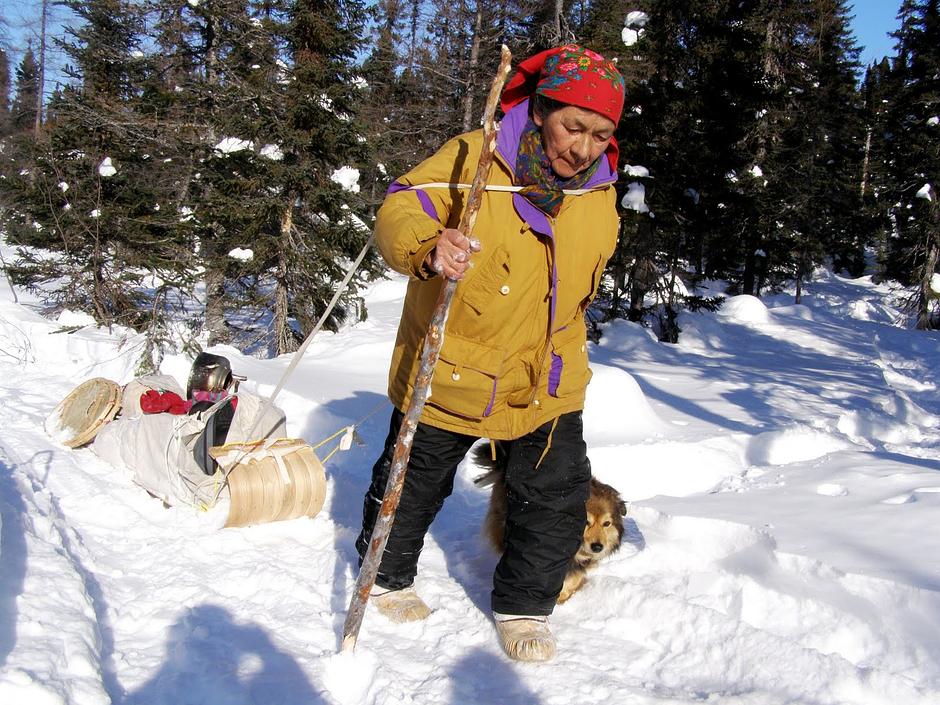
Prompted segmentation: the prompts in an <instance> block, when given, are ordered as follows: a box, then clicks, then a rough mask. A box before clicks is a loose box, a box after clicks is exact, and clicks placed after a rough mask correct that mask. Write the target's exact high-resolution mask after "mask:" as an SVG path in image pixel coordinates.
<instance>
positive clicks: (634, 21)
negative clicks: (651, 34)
mask: <svg viewBox="0 0 940 705" xmlns="http://www.w3.org/2000/svg"><path fill="white" fill-rule="evenodd" d="M649 20H650V18H649V15H647V14H646V13H645V12H641V11H639V10H633V11H632V12H629V13H627V17H626V19H624V21H623V30H622V31H621V33H620V38H621V39H622V40H623V43H624V44H625V45H626V46H628V47H632V46H633V45H634V44H636V43H637V42H638V41H639V40H640V37H642V36H643V34H644V33H645V31H646V30H645V27H646V24H647V23H648V22H649Z"/></svg>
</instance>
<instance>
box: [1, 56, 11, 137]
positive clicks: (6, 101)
mask: <svg viewBox="0 0 940 705" xmlns="http://www.w3.org/2000/svg"><path fill="white" fill-rule="evenodd" d="M11 130H12V126H11V123H10V60H9V58H8V57H7V53H6V52H5V51H4V50H3V49H2V48H0V138H3V137H6V136H7V135H9V134H10V132H11Z"/></svg>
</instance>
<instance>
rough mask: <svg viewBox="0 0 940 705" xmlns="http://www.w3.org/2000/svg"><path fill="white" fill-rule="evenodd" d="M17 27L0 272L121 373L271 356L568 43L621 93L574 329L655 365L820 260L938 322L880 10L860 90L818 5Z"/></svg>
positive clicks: (919, 104)
mask: <svg viewBox="0 0 940 705" xmlns="http://www.w3.org/2000/svg"><path fill="white" fill-rule="evenodd" d="M36 8H37V11H36V13H35V15H34V19H33V21H32V22H31V24H30V25H29V26H27V27H24V26H23V25H22V24H19V25H15V24H14V23H13V20H12V18H11V17H9V16H5V15H4V13H5V12H8V11H0V22H3V25H2V32H3V34H2V36H3V39H4V41H5V45H4V48H2V49H0V229H2V232H3V237H5V239H6V241H7V242H8V243H10V244H14V245H16V246H17V256H16V258H15V259H13V260H12V261H4V262H2V266H3V268H4V271H5V274H6V276H7V277H8V278H9V280H10V281H11V282H12V283H14V284H18V285H21V286H26V287H30V288H32V289H33V290H35V291H36V292H37V293H38V294H39V295H41V297H42V300H43V302H44V305H45V308H46V310H45V312H46V313H47V314H48V315H50V316H55V315H57V314H58V313H59V312H61V311H63V310H66V309H68V310H79V311H84V312H87V313H88V314H90V315H91V316H93V317H94V319H95V320H96V321H97V322H98V323H99V324H101V325H107V326H124V327H127V328H130V329H133V330H136V331H141V332H146V333H147V334H148V335H147V339H148V341H149V344H148V346H147V349H146V350H145V352H144V353H143V355H142V357H141V361H140V370H141V371H147V370H150V369H155V368H158V367H159V363H160V360H161V357H162V355H163V354H164V353H166V352H168V351H178V350H180V349H181V348H184V349H198V348H201V347H206V346H211V345H215V344H218V343H228V344H232V345H235V346H237V347H239V348H241V349H242V350H244V351H248V352H252V353H254V354H259V355H276V354H281V353H286V352H291V351H292V350H295V349H296V347H297V346H298V345H299V343H300V341H302V340H303V339H304V337H305V336H306V335H307V334H308V333H309V332H310V331H311V330H312V329H313V327H314V324H315V322H316V321H317V320H318V319H319V318H320V316H321V314H322V313H323V311H324V310H325V308H326V304H327V302H328V301H329V300H330V298H331V297H332V295H333V292H334V290H335V288H336V286H337V284H338V282H339V280H340V279H342V277H343V275H344V273H345V269H346V267H347V266H348V265H349V262H350V261H351V260H352V259H353V258H355V257H356V255H357V253H358V252H359V251H360V249H361V248H362V247H363V245H364V244H365V243H366V241H367V240H368V237H369V233H370V229H371V222H372V218H373V217H374V213H375V210H376V209H377V207H378V206H379V205H380V203H381V201H382V198H383V196H384V193H385V190H386V188H387V187H388V185H389V184H390V183H391V181H392V180H393V179H394V178H395V177H396V176H397V175H399V174H401V173H403V172H404V171H406V170H407V169H408V168H409V167H411V166H413V165H414V164H416V163H418V162H419V161H421V160H422V159H424V158H425V157H427V156H429V155H430V154H431V153H432V152H433V151H434V150H435V149H436V148H438V147H439V146H440V145H441V144H442V143H443V142H444V141H445V140H447V139H448V138H450V137H452V136H454V135H455V134H458V133H459V132H462V131H467V130H470V129H474V128H475V127H476V126H477V124H478V122H479V115H480V113H481V109H482V101H483V98H484V94H485V92H486V90H487V88H488V84H489V81H490V76H491V75H492V74H493V72H494V70H495V67H496V65H497V63H498V52H499V46H500V45H501V44H504V43H505V44H507V45H508V46H509V47H510V49H511V50H512V51H513V54H514V55H515V56H516V57H517V58H522V57H524V56H526V55H529V54H531V53H534V52H536V51H538V50H541V49H544V48H547V47H550V46H554V45H557V44H559V43H563V42H566V41H577V42H580V43H582V44H585V45H587V46H589V47H591V48H593V49H595V50H597V51H599V52H601V53H603V54H604V55H605V56H607V57H609V58H614V59H616V60H617V62H618V66H619V67H620V70H621V71H622V73H623V74H624V76H625V78H626V81H627V96H628V98H627V108H626V111H625V115H624V118H623V120H622V121H621V123H620V125H619V126H618V131H617V138H618V140H619V142H620V153H621V155H622V159H621V161H622V162H623V163H622V164H621V170H622V174H621V178H620V180H619V182H618V189H619V192H620V197H619V198H618V202H619V203H620V216H621V217H620V233H619V239H618V246H617V250H616V253H615V255H614V257H613V258H612V259H611V261H610V263H609V266H608V269H607V276H606V277H605V278H604V281H603V283H602V287H601V292H600V296H599V297H598V300H597V302H596V304H595V305H594V307H592V310H591V322H592V324H593V325H594V327H595V332H597V331H599V326H600V324H601V323H603V322H605V321H609V320H611V319H614V318H627V319H629V320H633V321H639V322H643V323H644V324H646V325H649V326H651V327H652V328H653V329H654V330H655V331H656V332H657V335H658V336H659V337H660V339H661V340H665V341H670V342H675V341H677V340H678V337H679V335H680V334H681V330H680V329H679V327H678V325H677V324H676V317H677V314H678V312H679V311H680V310H681V309H683V308H686V309H691V310H695V309H697V308H702V307H705V308H714V307H716V306H719V305H720V300H721V295H723V294H741V293H745V294H751V295H754V296H760V295H761V294H766V293H772V292H776V291H778V290H779V289H780V287H782V286H784V285H792V284H793V283H794V282H795V283H796V286H795V291H796V299H797V303H798V302H799V299H800V296H801V292H802V285H803V282H804V281H806V280H807V279H808V278H810V277H811V276H812V273H813V271H814V269H815V268H816V267H817V266H818V265H821V264H826V265H828V266H830V267H831V268H832V269H834V270H835V271H844V272H847V273H848V274H850V275H860V274H861V273H862V272H863V271H874V272H875V274H876V277H877V278H878V279H882V280H891V281H896V282H897V283H898V284H899V285H900V286H903V287H906V288H907V290H908V292H909V300H908V309H907V311H908V314H909V316H910V324H911V325H912V326H913V327H916V328H920V329H930V328H937V327H940V312H938V303H937V299H938V296H940V283H938V282H940V277H938V275H937V268H938V255H940V204H938V193H937V184H938V183H940V182H938V169H940V125H938V123H940V117H938V116H940V13H938V0H903V2H901V3H900V5H899V7H898V10H897V30H896V31H895V32H893V33H892V37H893V41H894V46H893V50H892V51H893V53H892V55H891V56H888V57H885V58H883V59H881V60H879V61H875V62H873V63H872V64H870V65H869V66H867V67H866V68H864V69H863V67H862V66H861V64H860V61H859V55H860V50H859V48H858V46H857V42H856V39H855V38H854V36H853V33H852V28H851V15H850V7H849V3H848V2H847V1H846V0H754V1H752V2H737V1H735V2H732V1H730V0H688V1H687V2H681V3H680V2H671V1H668V0H508V1H503V0H500V1H499V2H496V1H495V0H378V2H375V3H364V2H362V1H361V0H335V1H332V2H322V1H313V0H296V1H293V2H289V1H287V0H185V1H182V0H135V1H132V2H128V1H127V0H61V1H58V2H53V1H52V0H41V1H40V2H38V3H36ZM27 30H28V31H27ZM23 42H25V44H26V45H25V46H22V45H21V44H22V43H23ZM11 56H16V57H18V61H17V62H15V65H13V62H11V61H10V57H11ZM382 272H383V267H382V264H381V261H380V260H379V259H378V258H377V256H376V255H374V254H370V256H369V257H368V258H367V259H366V264H365V266H364V268H363V269H362V270H361V271H360V272H359V274H358V275H357V277H356V278H355V279H354V280H353V284H352V286H351V288H350V289H349V290H348V292H347V294H346V295H345V296H344V297H343V299H342V300H341V305H340V306H339V307H338V308H337V309H336V310H335V311H334V313H333V314H332V316H331V317H330V319H329V321H328V326H330V327H333V328H336V327H337V326H339V325H340V324H341V323H342V321H343V320H346V319H350V318H357V317H358V318H362V317H364V316H366V315H367V312H366V311H365V308H364V306H363V305H362V302H361V299H360V298H359V295H358V292H359V291H361V287H362V286H364V285H365V284H367V283H368V281H370V280H371V279H372V278H374V277H376V276H381V274H382ZM719 281H720V282H722V285H721V287H720V289H719V287H718V286H717V282H719Z"/></svg>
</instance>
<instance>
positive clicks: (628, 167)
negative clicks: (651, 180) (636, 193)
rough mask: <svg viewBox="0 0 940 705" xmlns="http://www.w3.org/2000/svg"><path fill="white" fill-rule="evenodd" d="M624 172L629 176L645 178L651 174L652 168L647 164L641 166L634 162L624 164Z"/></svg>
mask: <svg viewBox="0 0 940 705" xmlns="http://www.w3.org/2000/svg"><path fill="white" fill-rule="evenodd" d="M623 173H624V174H626V175H627V176H633V177H635V178H639V179H641V178H644V177H646V176H649V175H650V170H649V169H647V168H646V167H645V166H639V165H634V164H624V165H623Z"/></svg>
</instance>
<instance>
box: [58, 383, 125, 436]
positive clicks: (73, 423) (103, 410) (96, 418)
mask: <svg viewBox="0 0 940 705" xmlns="http://www.w3.org/2000/svg"><path fill="white" fill-rule="evenodd" d="M120 408H121V386H120V385H119V384H118V383H117V382H112V381H111V380H109V379H105V378H104V377H95V378H94V379H89V380H88V381H86V382H82V383H81V384H80V385H78V386H77V387H75V389H73V390H72V391H71V392H69V394H68V395H67V396H66V397H65V399H63V400H62V401H60V402H59V404H58V406H56V408H55V409H53V411H52V413H51V414H49V416H48V417H47V418H46V422H45V424H44V427H45V430H46V433H47V434H49V435H50V436H52V437H53V438H55V439H56V440H58V441H60V442H61V443H63V444H64V445H66V446H68V447H69V448H79V447H81V446H83V445H85V444H86V443H90V442H91V441H92V440H93V439H94V437H95V436H96V435H97V434H98V431H99V430H101V428H102V427H103V426H104V425H105V424H107V423H108V422H109V421H111V420H112V419H113V418H114V417H115V416H117V413H118V410H119V409H120Z"/></svg>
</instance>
